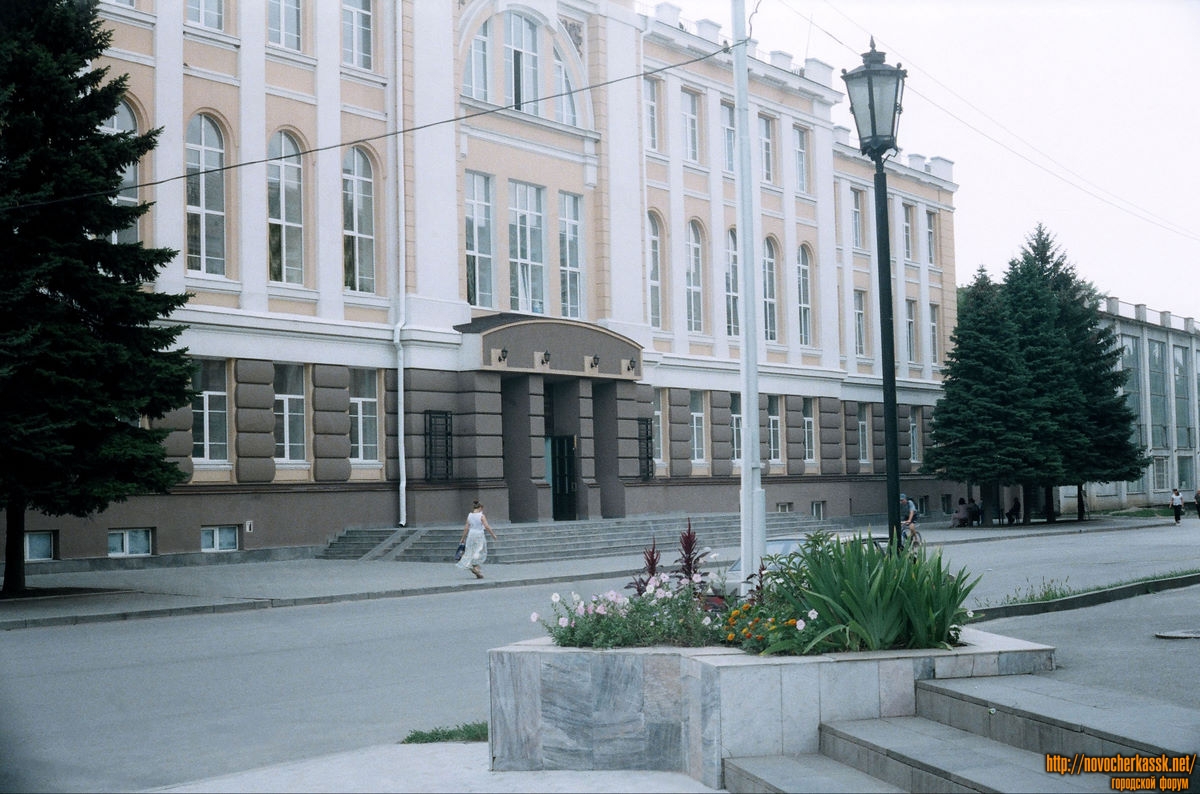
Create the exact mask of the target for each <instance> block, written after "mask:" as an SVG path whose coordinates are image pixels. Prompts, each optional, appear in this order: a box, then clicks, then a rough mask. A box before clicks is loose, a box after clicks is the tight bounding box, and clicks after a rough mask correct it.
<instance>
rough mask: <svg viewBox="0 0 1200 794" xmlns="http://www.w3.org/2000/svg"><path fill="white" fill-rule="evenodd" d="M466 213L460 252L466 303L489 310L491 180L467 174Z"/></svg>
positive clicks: (471, 172)
mask: <svg viewBox="0 0 1200 794" xmlns="http://www.w3.org/2000/svg"><path fill="white" fill-rule="evenodd" d="M463 194H464V204H465V211H466V224H465V225H466V238H465V240H464V246H463V248H464V250H465V254H466V260H467V261H466V266H467V303H469V304H471V305H472V306H484V307H487V308H491V307H492V305H493V301H494V297H493V294H492V266H493V264H492V178H491V177H490V176H488V175H486V174H479V173H476V172H474V171H467V173H466V175H465V177H464V184H463Z"/></svg>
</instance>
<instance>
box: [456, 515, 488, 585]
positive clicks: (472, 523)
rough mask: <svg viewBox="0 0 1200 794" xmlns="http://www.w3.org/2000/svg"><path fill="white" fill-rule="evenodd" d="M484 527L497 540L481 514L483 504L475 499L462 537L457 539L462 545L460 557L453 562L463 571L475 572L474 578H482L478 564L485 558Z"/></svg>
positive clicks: (485, 518) (485, 540) (464, 525)
mask: <svg viewBox="0 0 1200 794" xmlns="http://www.w3.org/2000/svg"><path fill="white" fill-rule="evenodd" d="M485 529H486V530H487V531H488V533H489V534H490V535H491V536H492V538H493V539H495V540H499V538H497V537H496V532H495V531H494V530H493V529H492V525H491V524H489V523H488V520H487V516H485V515H484V514H483V505H481V504H480V503H479V500H478V499H476V500H475V503H474V504H473V505H472V506H471V512H470V513H467V522H466V523H465V524H463V533H462V537H461V538H459V539H458V542H459V545H461V546H463V553H462V557H461V558H459V560H458V562H456V563H455V565H457V566H458V567H459V568H461V569H463V570H464V571H468V570H469V571H470V572H471V573H473V574H475V578H476V579H482V578H483V571H481V570H480V569H479V566H480V565H481V564H483V562H484V561H485V560H487V537H486V536H485V535H484V534H483V531H484V530H485Z"/></svg>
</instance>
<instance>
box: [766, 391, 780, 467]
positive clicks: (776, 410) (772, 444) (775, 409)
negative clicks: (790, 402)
mask: <svg viewBox="0 0 1200 794" xmlns="http://www.w3.org/2000/svg"><path fill="white" fill-rule="evenodd" d="M782 402H783V400H781V399H780V397H779V395H778V394H769V395H767V455H768V456H769V458H770V461H771V462H772V463H782V462H783V418H782V417H781V415H780V406H781V403H782Z"/></svg>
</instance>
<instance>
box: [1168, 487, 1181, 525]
mask: <svg viewBox="0 0 1200 794" xmlns="http://www.w3.org/2000/svg"><path fill="white" fill-rule="evenodd" d="M1171 510H1173V511H1174V512H1175V523H1176V524H1178V523H1179V521H1180V519H1182V518H1183V496H1181V495H1180V493H1179V489H1178V488H1175V489H1174V490H1172V492H1171Z"/></svg>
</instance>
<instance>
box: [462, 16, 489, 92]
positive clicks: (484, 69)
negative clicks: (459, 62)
mask: <svg viewBox="0 0 1200 794" xmlns="http://www.w3.org/2000/svg"><path fill="white" fill-rule="evenodd" d="M491 31H492V23H491V20H487V21H485V22H484V23H483V24H482V25H480V26H479V30H477V31H475V37H474V38H472V39H471V49H470V52H468V54H467V63H466V66H465V68H464V69H463V94H465V95H466V96H469V97H471V98H472V99H479V100H482V101H484V102H487V101H488V100H489V99H490V97H491V94H490V93H489V90H488V89H489V87H490V86H491V78H490V74H489V72H490V70H491V58H490V57H489V53H490V51H491V49H490V48H491V36H492V33H491Z"/></svg>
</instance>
